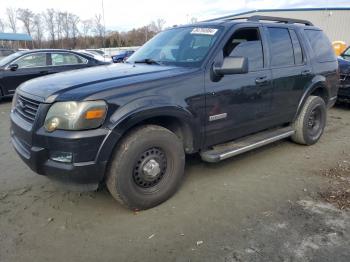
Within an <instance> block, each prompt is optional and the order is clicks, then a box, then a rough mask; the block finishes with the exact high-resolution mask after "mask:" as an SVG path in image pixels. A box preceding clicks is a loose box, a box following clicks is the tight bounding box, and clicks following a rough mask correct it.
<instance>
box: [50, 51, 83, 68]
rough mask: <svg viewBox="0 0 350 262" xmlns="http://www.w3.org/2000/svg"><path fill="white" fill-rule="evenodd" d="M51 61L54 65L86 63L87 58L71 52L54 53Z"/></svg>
mask: <svg viewBox="0 0 350 262" xmlns="http://www.w3.org/2000/svg"><path fill="white" fill-rule="evenodd" d="M51 61H52V65H53V66H64V65H79V64H86V63H87V59H85V58H82V57H80V56H77V55H75V54H70V53H52V54H51Z"/></svg>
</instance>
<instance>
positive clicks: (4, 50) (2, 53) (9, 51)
mask: <svg viewBox="0 0 350 262" xmlns="http://www.w3.org/2000/svg"><path fill="white" fill-rule="evenodd" d="M15 52H16V51H15V50H13V49H7V48H0V60H1V59H3V58H4V57H6V56H9V55H11V54H13V53H15Z"/></svg>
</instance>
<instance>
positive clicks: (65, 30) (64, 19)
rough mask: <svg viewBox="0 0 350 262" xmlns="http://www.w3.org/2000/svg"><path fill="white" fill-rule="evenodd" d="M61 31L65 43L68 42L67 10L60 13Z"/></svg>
mask: <svg viewBox="0 0 350 262" xmlns="http://www.w3.org/2000/svg"><path fill="white" fill-rule="evenodd" d="M61 17H62V31H63V34H64V37H65V39H66V42H67V45H68V44H69V43H68V42H69V33H70V25H69V15H68V13H67V12H64V13H62V16H61Z"/></svg>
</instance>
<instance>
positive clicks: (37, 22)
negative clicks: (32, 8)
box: [33, 14, 44, 48]
mask: <svg viewBox="0 0 350 262" xmlns="http://www.w3.org/2000/svg"><path fill="white" fill-rule="evenodd" d="M41 17H42V15H41V14H36V15H35V16H34V19H33V23H34V26H33V31H34V33H35V39H36V42H37V47H39V48H42V40H43V34H44V32H43V25H42V22H43V21H42V19H41Z"/></svg>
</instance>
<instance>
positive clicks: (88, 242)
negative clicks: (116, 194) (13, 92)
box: [0, 101, 350, 262]
mask: <svg viewBox="0 0 350 262" xmlns="http://www.w3.org/2000/svg"><path fill="white" fill-rule="evenodd" d="M9 111H10V102H9V101H5V102H0V261H2V262H4V261H35V262H41V261H179V262H180V261H226V262H231V261H350V249H349V247H350V211H349V209H346V206H344V207H342V204H341V203H346V202H341V201H340V202H339V201H338V200H339V199H338V195H335V194H336V193H334V192H337V186H338V185H342V187H341V188H342V190H345V192H341V196H343V197H344V194H345V197H346V194H347V193H346V190H348V189H349V187H348V186H349V184H344V183H343V182H344V181H345V182H346V181H349V177H350V175H349V170H350V169H349V167H350V165H349V166H348V164H349V163H350V139H349V137H350V108H347V107H344V106H343V107H336V108H334V109H332V110H331V111H330V113H329V122H328V126H327V130H326V133H325V135H324V136H323V138H322V139H321V141H320V142H319V143H318V144H317V145H315V146H312V147H303V146H298V145H295V144H293V143H291V142H289V141H282V142H279V143H276V144H273V145H270V146H267V147H265V148H262V149H259V150H256V151H254V152H250V153H247V154H244V155H241V156H239V157H235V158H233V159H229V160H227V161H224V162H222V163H219V164H207V163H203V162H201V161H200V159H199V158H198V156H192V157H189V158H188V161H187V168H186V180H185V181H184V183H183V186H182V188H181V189H180V191H179V192H178V193H177V194H176V195H175V196H174V197H173V198H172V199H170V200H169V201H167V202H166V203H164V204H162V205H160V206H158V207H156V208H153V209H151V210H148V211H143V212H138V213H133V212H131V211H129V210H127V209H125V208H123V207H122V206H120V205H119V204H118V203H117V202H115V201H114V200H113V199H112V198H111V197H110V196H109V194H108V192H107V191H106V190H101V191H99V192H92V193H74V192H67V191H66V190H65V189H64V188H62V187H60V186H58V185H56V184H53V183H52V182H51V181H49V180H48V179H46V178H45V177H42V176H38V175H35V174H34V173H33V172H32V171H30V170H29V169H28V168H27V167H26V166H25V165H24V164H23V163H22V162H21V160H20V159H19V158H18V157H17V155H16V154H15V153H14V150H13V149H12V148H11V146H10V144H9V131H8V130H9V120H8V113H9ZM337 170H340V171H339V172H338V171H337ZM332 174H334V175H332ZM344 185H345V186H344ZM338 191H339V190H338ZM343 193H344V194H343ZM324 200H327V201H328V202H330V203H332V204H330V203H328V202H326V201H324ZM339 203H340V204H339ZM339 207H340V208H342V209H340V208H339Z"/></svg>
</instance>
